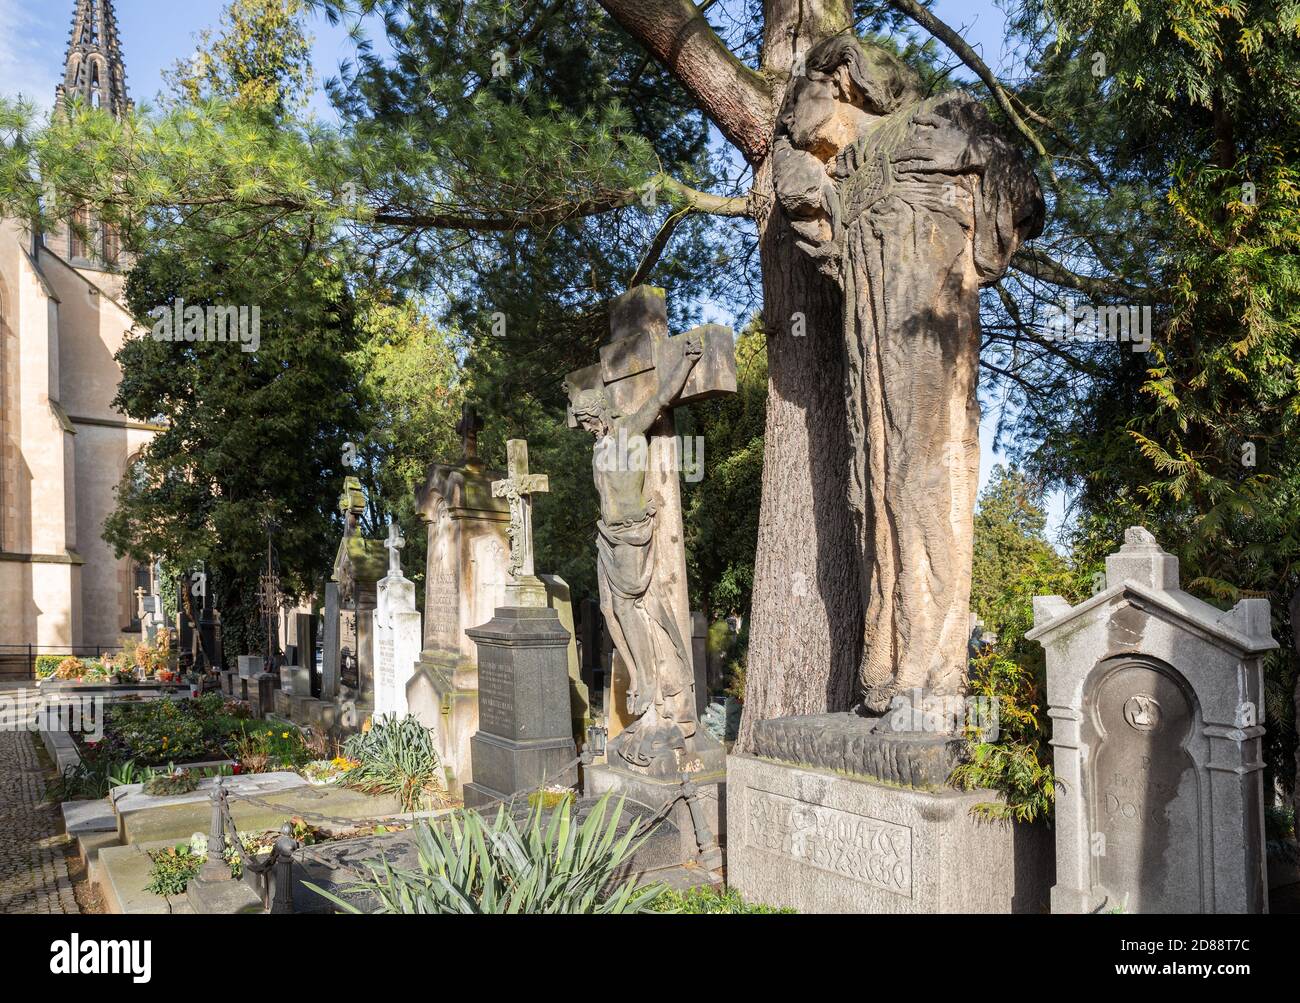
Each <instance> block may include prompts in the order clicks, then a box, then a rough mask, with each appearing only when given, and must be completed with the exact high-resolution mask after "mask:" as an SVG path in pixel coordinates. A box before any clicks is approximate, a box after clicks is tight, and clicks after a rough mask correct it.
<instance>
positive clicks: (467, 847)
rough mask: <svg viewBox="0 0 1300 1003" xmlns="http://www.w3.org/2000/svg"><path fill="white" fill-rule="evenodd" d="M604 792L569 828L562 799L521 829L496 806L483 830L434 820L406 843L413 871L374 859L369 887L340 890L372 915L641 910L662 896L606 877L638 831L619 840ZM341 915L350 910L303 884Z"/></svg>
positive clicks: (458, 817) (457, 820)
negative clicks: (370, 905)
mask: <svg viewBox="0 0 1300 1003" xmlns="http://www.w3.org/2000/svg"><path fill="white" fill-rule="evenodd" d="M609 806H610V799H609V796H608V795H606V796H605V797H604V798H602V799H601V800H600V802H599V803H598V804H597V805H596V806H594V807H593V808H592V811H591V814H590V815H588V816H587V818H586V819H585V820H584V821H583V822H582V824H581V825H578V824H577V823H576V821H575V820H574V818H573V809H572V806H571V805H570V803H569V801H568V800H567V799H566V800H565V801H563V802H562V803H561V804H560V806H559V807H558V808H555V809H553V810H551V811H550V812H549V819H548V813H547V811H546V809H544V808H542V807H540V806H534V807H532V808H531V809H530V810H529V814H528V818H527V819H526V820H525V821H524V822H523V823H522V825H521V824H520V823H518V822H516V821H515V819H514V818H513V817H512V816H511V815H510V814H509V813H508V812H507V811H506V810H505V809H504V808H502V809H500V810H498V812H497V815H496V818H495V820H494V821H493V822H491V823H490V824H489V823H488V822H487V821H485V820H484V818H483V817H482V816H481V815H479V814H478V813H477V812H474V811H464V812H456V813H454V814H452V815H450V816H449V817H448V818H447V819H446V820H442V821H440V822H439V823H434V824H429V823H421V824H420V825H418V826H417V827H416V830H415V838H416V846H417V850H418V855H419V870H418V871H397V870H394V869H393V867H392V866H391V865H390V864H389V863H388V861H386V860H384V861H380V862H379V863H378V864H377V865H372V874H373V876H374V877H373V880H372V881H370V882H366V883H364V884H360V885H356V886H353V887H351V888H347V889H345V893H346V894H354V893H360V892H365V893H369V894H371V895H373V896H375V897H376V898H377V899H378V902H379V908H378V910H377V911H378V912H382V913H401V914H411V913H417V914H460V913H483V914H503V913H509V914H515V913H548V914H557V913H595V914H604V915H609V914H616V913H635V912H646V911H649V909H650V904H651V902H653V901H654V900H655V899H656V898H657V897H658V896H659V895H660V894H661V892H662V888H661V887H660V886H658V885H650V886H646V887H638V886H637V885H636V882H635V881H633V880H624V881H622V882H618V883H616V882H615V875H616V874H617V873H618V871H619V869H620V867H621V866H622V865H623V864H624V863H625V862H626V861H627V859H628V858H629V857H630V856H631V855H632V854H633V853H634V852H636V850H637V848H638V847H639V846H640V844H641V842H642V840H639V839H638V838H637V828H636V827H635V826H631V827H629V828H628V829H627V830H626V831H625V832H624V833H622V834H621V835H620V834H619V831H618V830H619V820H620V818H621V816H622V811H623V805H622V802H619V803H618V804H616V805H614V806H613V810H612V811H610V810H609ZM310 887H312V888H313V890H315V891H316V892H318V893H320V894H322V895H325V896H326V897H327V898H329V899H331V900H332V901H333V902H335V903H336V904H337V905H338V906H340V907H341V908H342V909H344V910H346V911H348V912H357V911H359V910H358V909H357V908H356V907H355V906H354V905H351V904H350V903H348V902H345V901H343V900H342V899H340V898H339V897H337V896H335V895H331V894H330V893H328V892H325V891H324V890H322V889H320V888H317V887H315V886H314V885H313V886H310Z"/></svg>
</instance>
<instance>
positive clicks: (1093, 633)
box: [1026, 527, 1277, 913]
mask: <svg viewBox="0 0 1300 1003" xmlns="http://www.w3.org/2000/svg"><path fill="white" fill-rule="evenodd" d="M1034 623H1035V626H1034V629H1033V630H1032V631H1030V632H1029V634H1027V635H1026V636H1027V637H1028V638H1029V639H1031V640H1036V641H1039V642H1040V643H1041V644H1042V645H1043V647H1044V648H1045V649H1046V652H1047V702H1048V704H1049V708H1050V709H1049V711H1048V713H1049V714H1050V715H1051V717H1052V725H1053V729H1052V730H1053V738H1052V748H1053V757H1054V763H1055V770H1056V778H1057V786H1056V825H1055V831H1056V885H1055V886H1054V887H1053V888H1052V898H1051V901H1052V911H1053V912H1069V913H1078V912H1126V913H1258V912H1266V911H1267V910H1268V891H1267V888H1268V883H1267V880H1266V876H1265V842H1264V830H1263V825H1264V821H1263V815H1264V790H1263V780H1262V775H1263V774H1262V771H1263V761H1262V757H1261V749H1260V745H1261V741H1262V738H1263V735H1264V707H1263V697H1264V694H1263V685H1264V680H1263V656H1264V654H1265V653H1266V652H1268V651H1270V650H1272V649H1274V648H1276V647H1277V642H1276V641H1274V639H1273V637H1272V635H1271V633H1270V620H1269V603H1268V600H1266V599H1243V600H1242V601H1241V602H1239V603H1237V605H1236V606H1234V607H1233V608H1232V609H1231V610H1228V611H1226V612H1225V611H1223V610H1220V609H1216V608H1215V607H1213V606H1210V605H1209V604H1208V603H1204V602H1202V601H1201V600H1199V599H1196V598H1195V597H1193V596H1191V595H1189V594H1188V593H1186V592H1184V591H1183V590H1182V589H1181V588H1179V581H1178V559H1177V558H1176V557H1173V556H1172V555H1170V554H1167V553H1165V552H1164V551H1163V550H1161V549H1160V547H1159V545H1158V544H1157V543H1156V541H1155V538H1154V537H1152V536H1151V534H1150V533H1148V532H1147V531H1146V530H1144V529H1141V528H1139V527H1134V528H1131V529H1129V530H1128V532H1127V533H1126V534H1125V542H1124V545H1123V547H1121V548H1120V550H1119V551H1118V552H1117V553H1115V554H1112V555H1111V556H1110V557H1108V558H1107V559H1106V587H1105V588H1104V589H1103V590H1102V591H1101V592H1099V593H1098V594H1096V595H1094V596H1092V597H1091V598H1090V599H1088V600H1087V601H1086V602H1083V603H1080V604H1079V605H1077V606H1073V607H1071V606H1070V605H1069V604H1068V603H1067V602H1066V601H1065V600H1064V599H1061V598H1060V597H1058V596H1049V597H1045V598H1038V599H1035V600H1034Z"/></svg>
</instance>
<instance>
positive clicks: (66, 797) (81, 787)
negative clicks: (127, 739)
mask: <svg viewBox="0 0 1300 1003" xmlns="http://www.w3.org/2000/svg"><path fill="white" fill-rule="evenodd" d="M146 776H148V771H147V770H142V769H140V768H139V767H137V766H136V764H135V760H133V759H128V760H126V762H117V761H115V760H113V759H110V758H109V757H108V756H104V755H95V754H93V753H91V754H89V755H88V756H87V757H83V758H82V760H81V762H79V763H77V764H76V765H75V766H69V767H67V768H66V769H65V770H64V771H63V775H62V776H61V777H59V779H57V780H55V781H53V782H52V783H51V784H50V785H49V786H48V787H47V788H46V791H45V796H46V797H47V798H49V799H51V800H53V801H87V800H93V799H95V798H102V797H106V796H107V795H108V792H109V791H111V790H112V789H113V788H114V787H122V786H123V785H125V784H138V783H140V781H141V780H143V779H145V777H146Z"/></svg>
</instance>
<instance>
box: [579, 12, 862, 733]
mask: <svg viewBox="0 0 1300 1003" xmlns="http://www.w3.org/2000/svg"><path fill="white" fill-rule="evenodd" d="M600 3H601V5H602V6H603V7H604V8H605V9H606V10H608V11H609V13H610V14H611V15H612V16H613V17H614V18H615V19H616V20H617V21H618V22H619V23H620V24H621V25H622V26H623V28H624V29H625V30H626V31H627V32H628V33H629V34H630V35H631V36H632V37H633V38H636V39H637V40H638V41H639V42H640V43H641V44H642V45H643V46H644V47H645V48H646V51H647V52H649V53H650V54H651V55H652V56H653V57H654V58H655V59H657V60H658V61H659V62H660V63H661V64H662V65H663V66H664V67H665V68H666V69H667V70H668V71H669V72H670V73H672V74H673V76H674V77H676V78H677V80H678V81H679V82H680V83H681V84H682V85H683V86H684V87H685V88H686V89H687V90H688V91H689V92H690V93H691V94H692V96H693V97H694V99H695V100H696V102H697V103H698V104H699V107H700V108H701V109H702V110H703V111H704V113H705V114H706V115H708V117H709V118H710V120H712V122H713V123H714V124H715V125H716V126H717V127H718V129H719V130H720V131H721V132H722V134H723V135H724V136H726V137H727V138H728V139H729V140H730V141H731V142H732V143H733V144H734V145H735V146H736V148H737V149H738V150H740V151H741V153H742V154H743V155H744V156H745V157H746V159H747V160H748V161H749V163H750V164H751V165H752V166H753V168H754V177H755V180H754V186H753V192H752V202H751V204H752V205H753V207H754V217H755V221H756V223H757V225H758V234H759V254H760V259H761V265H762V273H763V318H764V326H765V328H766V335H767V350H768V398H767V425H766V444H765V449H764V454H763V498H762V507H761V510H760V517H759V527H758V552H757V554H756V555H755V559H754V595H753V605H752V608H751V610H750V638H749V657H748V660H747V664H746V670H745V712H744V718H743V720H742V722H741V729H740V737H739V741H738V743H737V748H739V749H741V750H744V749H746V748H748V747H749V742H750V736H751V734H752V732H753V727H754V723H755V722H756V721H760V720H764V719H767V718H772V717H780V716H783V715H788V714H801V713H815V712H817V711H823V710H841V709H844V708H846V707H848V706H849V703H850V701H851V700H852V699H853V696H854V690H855V685H856V682H855V681H856V679H857V672H858V663H859V660H860V656H861V648H862V597H861V583H860V579H859V574H860V570H859V569H860V556H861V555H860V553H859V547H858V542H857V541H858V537H857V534H856V532H855V531H854V528H853V521H852V515H851V513H850V510H849V506H848V501H847V487H848V476H849V470H850V467H851V462H850V448H851V447H850V444H849V436H848V423H847V415H846V412H845V404H844V392H845V390H844V385H845V384H844V380H845V375H844V373H845V361H844V349H843V329H844V316H843V298H842V297H841V295H840V293H839V290H838V288H837V287H836V286H835V285H834V284H833V283H831V282H830V281H828V280H827V279H825V278H823V277H822V276H820V275H819V274H818V273H817V271H816V268H815V267H814V266H813V264H812V263H811V261H810V260H809V259H808V257H807V256H806V255H805V254H804V253H803V252H802V251H800V250H798V249H797V248H796V247H795V244H794V239H793V235H792V231H791V230H790V227H789V224H788V223H787V222H786V219H785V216H784V214H783V213H782V210H781V209H780V208H779V207H777V205H776V199H775V195H774V192H773V186H772V171H771V163H770V159H769V157H768V154H769V151H770V149H771V140H772V136H773V134H774V133H775V131H776V116H777V114H778V112H779V109H780V107H781V101H782V98H783V97H784V93H785V88H786V83H787V81H788V80H789V78H790V71H791V68H792V67H793V66H794V65H795V63H796V60H797V59H799V58H800V57H801V56H803V55H805V54H806V53H808V52H809V51H810V50H811V49H812V48H813V47H814V46H816V45H817V43H818V42H820V41H822V40H823V39H825V38H828V37H829V36H831V35H834V34H836V33H838V32H841V31H847V30H851V28H852V25H853V4H852V3H851V0H763V55H762V66H761V68H760V70H759V71H758V72H757V73H755V72H753V71H748V70H745V69H744V68H743V67H740V65H739V63H738V62H737V61H736V60H735V58H734V56H731V55H730V53H728V52H727V51H726V49H725V46H723V44H722V43H721V41H720V40H719V39H718V38H717V37H716V36H715V35H714V34H713V32H712V30H711V29H709V27H708V24H707V22H706V21H705V20H704V18H703V16H702V15H701V14H700V12H699V10H698V9H697V7H696V5H695V4H693V3H691V2H689V0H600Z"/></svg>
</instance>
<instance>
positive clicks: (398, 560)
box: [384, 516, 406, 578]
mask: <svg viewBox="0 0 1300 1003" xmlns="http://www.w3.org/2000/svg"><path fill="white" fill-rule="evenodd" d="M384 546H385V547H387V548H388V573H389V574H390V575H391V576H392V577H394V578H401V577H402V548H403V547H405V546H406V537H404V536H403V535H402V530H401V527H400V526H398V525H397V520H396V519H394V518H393V517H392V516H389V517H388V539H387V540H385V541H384Z"/></svg>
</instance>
